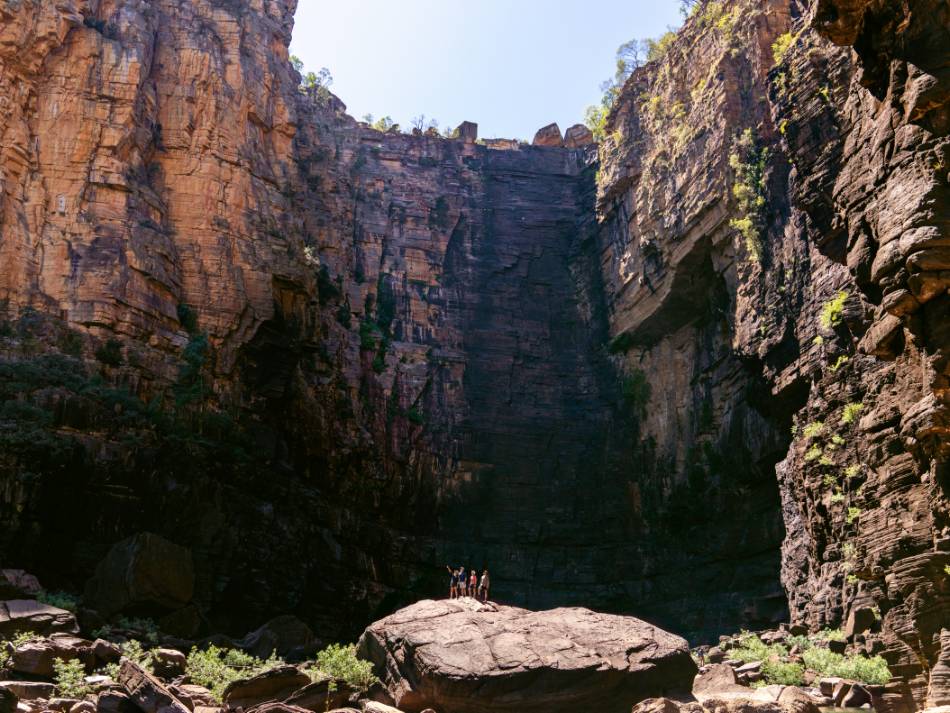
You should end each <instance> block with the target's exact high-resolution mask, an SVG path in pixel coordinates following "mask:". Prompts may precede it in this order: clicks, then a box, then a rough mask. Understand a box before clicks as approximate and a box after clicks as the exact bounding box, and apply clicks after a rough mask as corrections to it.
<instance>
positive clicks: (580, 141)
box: [564, 124, 595, 149]
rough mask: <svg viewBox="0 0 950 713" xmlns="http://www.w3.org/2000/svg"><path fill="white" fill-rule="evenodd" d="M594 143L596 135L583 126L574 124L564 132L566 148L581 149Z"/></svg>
mask: <svg viewBox="0 0 950 713" xmlns="http://www.w3.org/2000/svg"><path fill="white" fill-rule="evenodd" d="M593 143H595V141H594V134H593V133H591V130H590V129H588V128H587V127H586V126H584V125H583V124H574V126H572V127H571V128H569V129H568V130H567V131H565V132H564V146H565V147H567V148H569V149H580V148H584V147H585V146H590V145H591V144H593Z"/></svg>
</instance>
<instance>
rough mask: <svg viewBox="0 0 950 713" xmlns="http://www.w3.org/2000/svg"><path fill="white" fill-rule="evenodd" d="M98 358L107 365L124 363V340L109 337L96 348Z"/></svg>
mask: <svg viewBox="0 0 950 713" xmlns="http://www.w3.org/2000/svg"><path fill="white" fill-rule="evenodd" d="M96 359H98V360H99V361H100V362H102V363H103V364H105V365H106V366H121V365H122V342H120V341H119V340H118V339H109V340H108V341H106V343H105V344H103V345H102V346H100V347H99V348H98V349H96Z"/></svg>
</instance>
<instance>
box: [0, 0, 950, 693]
mask: <svg viewBox="0 0 950 713" xmlns="http://www.w3.org/2000/svg"><path fill="white" fill-rule="evenodd" d="M892 5H893V4H891V3H884V2H880V3H876V2H847V3H845V2H841V3H838V2H835V1H833V0H828V1H827V2H826V1H825V0H821V1H820V2H817V3H798V2H787V1H785V0H775V1H774V2H772V1H769V2H736V3H726V4H720V3H707V4H706V5H704V6H703V7H702V8H701V10H700V11H697V12H696V13H694V15H693V16H692V17H691V18H690V19H689V20H688V21H687V22H686V24H685V27H684V29H683V30H682V31H681V32H680V33H679V36H678V38H677V39H676V40H675V41H674V42H673V43H672V44H671V45H670V47H669V49H668V50H667V52H666V53H665V54H664V56H662V57H660V58H659V59H657V60H656V61H654V62H651V63H650V64H648V65H647V66H645V67H643V68H642V69H640V70H638V71H637V72H635V73H634V75H633V77H632V78H631V79H630V81H629V82H628V83H627V85H626V86H625V87H624V89H623V92H622V94H621V95H620V97H619V99H618V101H617V105H616V107H615V109H614V111H613V113H612V115H611V117H610V122H609V127H608V135H607V138H606V140H605V141H604V143H603V144H602V145H601V146H600V147H599V149H594V148H588V149H562V148H554V147H526V146H523V147H515V146H510V147H508V149H507V150H495V149H492V148H489V147H486V146H481V145H477V144H475V143H472V142H470V141H465V140H461V139H459V140H447V139H443V138H441V137H437V136H431V135H421V134H420V135H401V134H381V133H379V132H376V131H373V130H371V129H369V128H367V127H365V126H361V125H359V124H358V123H357V122H355V121H354V120H352V119H351V118H350V117H348V116H346V114H345V108H344V107H343V106H342V104H340V103H339V102H338V101H337V100H336V99H335V98H332V97H330V98H326V97H321V96H320V95H319V94H317V93H310V94H308V93H304V92H301V91H300V89H299V84H298V81H299V77H298V76H297V75H296V73H295V72H293V71H292V69H291V68H290V66H289V63H288V59H287V44H288V41H289V33H290V29H291V19H292V17H293V12H294V9H295V5H294V3H293V2H289V1H281V0H271V1H269V2H263V3H260V2H256V3H244V2H227V3H223V2H217V1H211V0H207V1H206V0H200V1H198V2H189V3H179V2H173V1H171V0H170V1H168V2H158V3H140V2H135V1H133V0H125V1H118V2H107V1H106V0H100V1H99V2H95V1H94V0H87V1H84V2H80V1H79V0H76V2H72V3H70V2H58V3H52V2H46V1H45V0H29V1H28V0H24V1H23V2H17V3H13V2H7V3H2V2H0V18H2V21H3V25H2V27H0V89H2V90H3V91H2V93H0V95H2V96H4V97H6V98H7V99H6V101H4V102H3V103H2V104H0V226H2V231H3V232H2V237H0V258H2V265H3V267H2V269H0V300H2V308H3V314H2V315H0V351H2V354H3V360H2V361H0V398H2V412H0V426H2V428H0V516H2V519H3V522H4V523H9V525H8V526H7V527H5V528H4V529H3V532H2V533H0V555H2V557H3V558H4V560H5V561H6V560H7V559H9V558H13V559H14V560H15V561H12V562H11V564H14V565H20V566H25V567H27V568H30V569H34V570H36V571H37V573H38V574H40V575H41V576H42V577H43V578H44V580H45V581H48V582H49V583H50V585H51V586H67V587H74V588H77V589H78V588H80V587H81V584H82V582H83V581H84V580H85V578H86V577H87V576H88V575H89V573H91V571H92V569H93V567H94V565H95V563H96V562H97V561H98V560H99V559H100V558H101V557H102V555H103V554H104V553H105V552H106V551H107V550H108V548H109V546H110V545H111V544H112V543H114V542H116V541H117V540H120V539H122V538H123V537H126V536H128V535H130V534H133V533H136V532H140V531H153V532H158V533H160V534H163V535H164V536H166V537H168V538H169V539H172V540H174V541H176V542H178V543H179V544H182V545H186V546H188V547H189V548H191V549H192V551H193V555H194V558H195V562H196V595H195V601H194V602H193V607H192V608H191V609H189V613H188V615H187V616H185V615H183V614H182V612H171V613H169V612H167V611H163V610H155V611H148V612H144V613H147V614H149V615H152V616H156V617H163V616H166V615H167V616H169V618H168V619H165V620H163V624H164V625H166V626H168V627H177V628H178V629H179V630H184V633H185V634H186V635H193V634H195V633H196V632H198V631H199V630H204V631H208V630H214V629H226V630H230V631H233V632H235V633H243V632H244V631H245V630H247V629H250V628H252V627H253V626H256V625H257V624H259V623H261V621H263V620H265V619H267V618H268V617H269V616H271V615H273V614H280V613H286V612H293V613H296V614H298V615H300V616H301V617H303V618H305V619H307V620H308V621H309V622H311V623H312V624H314V625H315V628H316V629H317V630H318V632H319V633H320V635H321V636H324V637H327V638H337V637H342V636H349V635H351V634H353V633H355V632H357V631H358V630H359V629H361V628H362V627H363V626H364V625H365V624H366V623H367V622H368V621H369V620H371V619H373V618H376V617H378V616H379V615H381V614H385V613H388V612H389V611H391V610H393V609H394V608H396V607H397V606H400V605H402V604H405V603H408V602H410V601H412V600H413V599H416V598H418V597H419V596H422V595H427V596H428V595H437V594H439V593H440V592H441V591H443V590H444V588H445V579H446V574H447V573H445V565H447V564H448V565H452V566H458V565H462V564H464V565H466V566H468V567H470V568H481V567H483V566H488V567H490V568H491V569H492V573H493V583H494V594H496V595H497V596H498V597H499V598H500V599H502V600H504V601H509V602H512V603H517V604H525V605H529V606H534V607H544V606H555V605H559V604H583V605H586V606H591V607H595V608H601V609H608V610H612V611H622V612H631V613H636V614H638V615H640V616H644V617H646V618H649V619H653V620H655V621H656V622H657V623H659V624H662V625H665V626H666V627H667V628H671V629H673V630H676V631H679V632H682V633H686V634H688V635H690V636H692V637H694V638H708V637H711V636H714V635H715V634H717V633H721V632H726V631H734V630H736V629H738V628H740V627H746V628H758V627H764V626H767V625H769V624H773V623H775V622H777V621H780V620H782V619H784V618H786V617H787V616H788V613H789V611H788V610H789V609H790V610H791V616H792V618H793V620H795V621H799V622H803V623H806V624H808V625H809V626H811V627H812V628H819V627H823V626H837V625H840V624H843V623H845V622H847V620H848V617H849V615H851V614H852V613H858V612H860V611H862V610H870V609H873V610H874V611H875V612H876V613H878V614H879V615H880V618H879V620H875V623H874V624H873V625H872V627H871V630H870V631H869V632H867V633H861V632H858V633H859V634H860V636H859V638H858V639H857V643H858V644H859V645H862V646H865V647H866V648H867V649H868V651H873V652H877V651H883V653H884V655H885V656H886V657H887V658H888V660H889V661H890V662H891V663H892V665H893V667H894V671H895V672H896V673H899V674H900V675H903V676H904V677H905V678H906V679H907V680H908V681H910V682H911V684H912V685H911V688H909V689H907V690H904V691H900V690H898V689H896V688H895V690H894V691H893V692H892V693H891V694H889V695H893V696H895V697H900V696H902V695H912V696H913V697H914V698H915V699H916V700H917V701H918V702H922V701H924V700H929V701H931V702H934V703H935V704H936V703H940V702H944V701H945V697H946V695H948V694H947V692H946V683H945V681H946V675H945V673H941V672H943V671H946V670H947V666H950V661H948V660H947V659H946V657H947V654H946V651H947V645H946V640H947V637H948V636H950V634H948V633H947V631H946V629H945V626H946V613H947V607H948V603H947V596H948V593H947V582H948V581H950V579H948V578H947V577H946V574H945V572H944V568H945V566H946V565H947V564H950V561H948V560H947V557H948V554H947V552H948V549H947V548H948V544H947V543H948V542H950V540H948V536H947V528H948V514H947V513H948V511H947V493H946V490H947V473H946V458H947V452H946V444H947V442H948V426H947V423H948V417H947V405H946V398H947V395H946V392H947V388H946V387H947V378H948V372H947V364H948V362H947V327H946V313H947V310H946V307H947V304H946V303H947V294H946V290H947V271H948V269H950V266H948V264H947V261H946V251H947V247H946V246H947V239H946V237H945V235H946V228H947V226H946V207H947V193H946V192H947V170H946V165H947V163H948V161H950V159H948V157H947V138H946V134H947V128H948V124H947V103H946V97H947V86H946V76H945V74H946V72H945V68H946V65H947V57H946V51H947V50H946V48H947V47H948V46H950V43H948V42H947V38H946V29H945V28H946V26H947V23H946V22H942V23H941V22H938V23H936V24H933V23H927V22H925V21H923V20H921V19H920V18H925V17H931V16H934V17H941V18H943V15H941V14H940V13H945V10H946V8H945V7H944V6H942V5H938V4H934V3H928V2H927V0H920V2H917V3H911V5H904V6H901V8H897V7H892ZM911 6H913V7H911ZM904 13H908V14H907V15H906V16H905V14H904ZM943 19H944V20H945V19H946V18H943ZM779 38H782V39H783V42H786V44H787V50H786V51H784V52H778V53H776V52H775V51H774V50H773V43H775V42H776V40H777V39H779ZM833 43H838V45H836V44H833ZM839 45H843V47H842V46H839ZM848 46H852V47H853V48H854V50H855V51H854V52H851V51H850V50H849V49H848ZM846 410H847V411H848V413H850V416H849V417H847V418H845V412H846ZM780 582H781V584H780ZM183 622H184V623H183ZM941 642H943V644H941ZM941 645H942V646H943V649H942V650H943V653H941Z"/></svg>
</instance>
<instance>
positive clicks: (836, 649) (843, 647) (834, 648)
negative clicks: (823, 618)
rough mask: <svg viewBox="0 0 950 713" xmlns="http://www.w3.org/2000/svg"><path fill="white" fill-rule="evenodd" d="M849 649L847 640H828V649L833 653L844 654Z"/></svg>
mask: <svg viewBox="0 0 950 713" xmlns="http://www.w3.org/2000/svg"><path fill="white" fill-rule="evenodd" d="M847 649H848V642H847V641H837V640H836V639H832V640H831V641H829V642H828V650H829V651H830V652H831V653H833V654H843V653H844V652H845V651H847Z"/></svg>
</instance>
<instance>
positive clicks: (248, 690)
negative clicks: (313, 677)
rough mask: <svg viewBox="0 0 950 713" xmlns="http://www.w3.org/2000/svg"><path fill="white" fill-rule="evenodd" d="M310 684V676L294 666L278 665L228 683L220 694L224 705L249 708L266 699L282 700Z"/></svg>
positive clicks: (232, 707) (233, 707)
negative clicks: (250, 676)
mask: <svg viewBox="0 0 950 713" xmlns="http://www.w3.org/2000/svg"><path fill="white" fill-rule="evenodd" d="M309 684H310V677H309V676H308V675H307V674H305V673H303V672H302V671H301V670H300V669H298V668H297V667H295V666H278V667H276V668H272V669H270V670H269V671H264V672H263V673H259V674H258V675H256V676H253V677H252V678H245V679H242V680H240V681H234V682H232V683H230V684H228V687H227V688H225V689H224V694H223V695H222V696H221V698H222V700H223V702H224V707H225V708H230V709H232V710H233V709H235V708H244V709H245V710H246V709H250V708H254V707H255V706H258V705H260V704H261V703H265V702H267V701H284V700H286V699H287V698H288V697H290V696H291V695H292V694H293V693H294V692H296V691H299V690H300V689H301V688H303V687H305V686H307V685H309Z"/></svg>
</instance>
